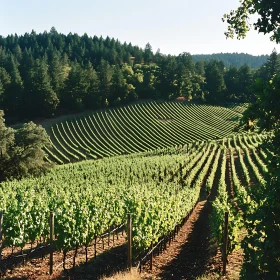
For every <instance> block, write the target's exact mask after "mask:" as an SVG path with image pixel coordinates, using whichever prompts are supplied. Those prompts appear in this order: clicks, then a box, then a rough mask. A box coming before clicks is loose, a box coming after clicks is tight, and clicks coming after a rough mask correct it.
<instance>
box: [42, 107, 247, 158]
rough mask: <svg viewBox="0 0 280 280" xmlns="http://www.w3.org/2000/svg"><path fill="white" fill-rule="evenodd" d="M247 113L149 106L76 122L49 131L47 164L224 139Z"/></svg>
mask: <svg viewBox="0 0 280 280" xmlns="http://www.w3.org/2000/svg"><path fill="white" fill-rule="evenodd" d="M244 108H245V106H237V105H236V106H231V107H228V108H226V107H220V106H211V105H198V104H192V103H179V102H146V103H141V104H134V105H129V106H125V107H119V108H116V109H108V110H102V111H98V112H92V113H91V114H88V115H85V116H81V117H72V118H69V119H66V120H63V121H60V122H57V123H53V124H52V125H50V126H49V127H46V129H47V132H48V134H49V135H50V138H51V141H52V144H53V148H52V149H51V150H48V149H46V158H47V160H50V161H53V162H55V163H59V164H63V163H69V162H75V161H80V160H85V159H97V158H103V157H109V156H114V155H120V154H130V153H136V152H143V151H147V150H154V149H157V148H164V147H170V146H175V145H184V144H186V143H190V142H192V141H198V140H213V139H220V138H223V137H225V136H228V135H229V134H231V133H232V131H233V128H234V126H235V125H236V124H237V121H238V119H239V117H240V116H241V113H242V112H243V110H244Z"/></svg>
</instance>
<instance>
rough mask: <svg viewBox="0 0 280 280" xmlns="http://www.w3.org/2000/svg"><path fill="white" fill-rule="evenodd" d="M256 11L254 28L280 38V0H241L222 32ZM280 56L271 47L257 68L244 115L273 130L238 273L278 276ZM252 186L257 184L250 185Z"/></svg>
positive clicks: (238, 29)
mask: <svg viewBox="0 0 280 280" xmlns="http://www.w3.org/2000/svg"><path fill="white" fill-rule="evenodd" d="M252 14H257V15H258V16H259V18H258V20H257V22H255V23H254V24H253V25H254V28H255V29H256V30H258V31H259V32H261V33H264V34H266V33H268V34H272V35H271V40H274V41H276V42H277V43H279V42H280V16H279V15H280V1H278V0H243V1H241V3H240V6H239V7H238V9H237V10H235V11H231V12H230V14H229V15H225V17H224V18H225V20H226V21H227V23H228V24H229V27H228V32H226V36H228V37H234V35H237V38H244V37H245V36H246V33H247V32H248V30H249V27H250V26H249V25H248V18H249V16H250V15H252ZM279 65H280V61H279V55H278V54H277V52H276V51H275V50H274V51H273V52H272V54H271V55H270V58H269V59H268V61H267V62H266V63H265V65H264V66H263V67H261V68H260V69H259V70H258V71H257V76H258V78H257V79H256V80H255V83H254V84H253V86H252V87H251V88H252V90H253V92H254V93H255V102H254V103H252V104H251V105H250V106H249V108H248V110H247V111H246V112H245V115H244V118H243V121H244V120H245V121H248V120H255V121H256V122H257V123H258V126H259V127H260V129H262V130H267V131H270V133H271V135H270V137H268V139H267V141H266V143H265V144H264V147H263V148H265V149H267V150H268V151H270V153H269V155H268V174H267V177H266V181H267V185H266V186H265V187H264V188H259V189H257V190H254V199H255V201H256V202H257V205H258V207H257V208H256V209H255V211H254V212H253V213H250V215H248V217H247V219H246V221H245V226H246V229H247V232H248V234H247V236H246V237H245V239H244V241H243V248H244V253H245V259H244V264H243V269H242V274H241V277H242V279H272V280H274V279H279V278H280V216H279V213H280V204H279V197H280V114H279V108H280V72H279V70H280V67H279ZM254 189H255V188H254Z"/></svg>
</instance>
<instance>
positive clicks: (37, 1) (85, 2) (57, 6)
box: [0, 0, 280, 55]
mask: <svg viewBox="0 0 280 280" xmlns="http://www.w3.org/2000/svg"><path fill="white" fill-rule="evenodd" d="M238 4H239V1H238V0H137V1H136V0H75V1H74V0H24V1H23V0H9V1H8V0H0V10H1V24H0V35H2V36H4V37H6V36H7V35H9V34H15V33H16V34H18V35H22V34H24V33H25V32H28V33H30V32H31V31H32V29H34V30H35V31H36V33H40V32H44V31H50V29H51V28H52V27H55V28H56V30H57V31H58V32H59V33H63V34H66V35H67V34H68V33H70V32H72V33H78V34H79V35H83V34H84V33H87V34H88V35H89V36H94V35H97V36H103V38H105V37H106V36H109V37H111V38H112V37H113V38H115V39H119V41H121V42H122V43H123V42H125V41H126V42H131V43H132V44H133V45H137V46H139V47H141V48H144V47H145V45H146V43H148V42H149V43H150V44H151V46H152V48H153V51H154V52H156V51H157V50H158V49H160V52H161V53H163V54H175V55H178V54H179V53H182V52H189V53H191V54H211V53H221V52H223V53H227V52H238V53H249V54H252V55H262V54H270V53H271V52H272V50H273V48H276V50H277V51H278V52H279V51H280V47H279V45H276V43H273V42H271V41H270V39H269V36H267V35H263V34H258V33H257V31H254V30H253V31H250V32H249V34H248V35H247V37H246V38H245V39H244V40H237V39H226V37H225V35H224V32H225V31H226V29H227V25H226V23H223V22H222V20H221V18H222V17H223V15H224V14H225V13H229V12H230V10H232V9H235V8H236V7H237V6H238ZM255 19H256V18H255Z"/></svg>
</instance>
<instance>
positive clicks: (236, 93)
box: [0, 28, 279, 123]
mask: <svg viewBox="0 0 280 280" xmlns="http://www.w3.org/2000/svg"><path fill="white" fill-rule="evenodd" d="M273 55H274V59H276V60H278V58H279V56H278V55H277V53H276V52H273V54H272V55H271V57H272V56H273ZM271 57H270V58H269V59H268V61H267V62H266V64H265V65H264V66H262V67H261V68H259V69H258V70H254V69H252V68H250V67H249V66H248V65H247V64H244V65H242V66H240V67H239V68H237V67H235V66H230V67H226V65H225V63H223V62H222V61H218V60H211V61H205V62H203V61H198V62H195V61H194V59H193V57H192V56H191V55H190V54H189V53H182V54H180V55H178V56H173V55H164V54H161V53H160V51H159V50H158V51H157V52H155V53H154V52H153V50H152V47H151V45H150V44H149V43H148V44H147V45H146V46H145V48H144V49H141V48H139V47H137V46H132V45H131V43H129V44H127V43H120V42H119V41H118V40H115V39H113V38H109V37H106V38H105V39H104V38H102V37H100V38H98V37H96V36H94V37H89V36H88V35H87V34H84V35H82V36H79V35H78V34H72V33H69V34H68V35H64V34H60V33H58V32H57V31H56V29H55V28H52V29H51V30H50V32H44V33H39V34H36V32H35V31H32V32H31V33H25V34H24V35H22V36H18V35H16V34H15V35H9V36H7V37H2V36H0V110H4V111H5V116H6V119H7V121H8V122H9V123H13V122H17V121H22V120H24V121H26V120H32V119H35V118H38V117H43V118H44V117H51V116H54V115H57V114H62V113H70V112H80V111H83V110H85V109H98V108H105V107H108V106H117V105H121V104H125V103H128V102H131V101H135V100H139V99H164V100H173V99H175V98H177V97H179V96H184V97H186V98H187V99H188V100H193V101H203V102H210V103H221V102H224V101H227V102H231V101H234V102H237V101H239V102H250V101H252V100H253V99H254V97H253V93H252V91H251V90H250V87H249V86H250V85H251V84H252V82H253V80H254V79H256V78H257V77H262V76H264V77H267V76H269V71H270V70H269V69H270V68H269V67H270V66H269V65H270V64H271V63H274V62H271Z"/></svg>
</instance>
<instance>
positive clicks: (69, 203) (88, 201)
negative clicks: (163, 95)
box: [0, 103, 270, 265]
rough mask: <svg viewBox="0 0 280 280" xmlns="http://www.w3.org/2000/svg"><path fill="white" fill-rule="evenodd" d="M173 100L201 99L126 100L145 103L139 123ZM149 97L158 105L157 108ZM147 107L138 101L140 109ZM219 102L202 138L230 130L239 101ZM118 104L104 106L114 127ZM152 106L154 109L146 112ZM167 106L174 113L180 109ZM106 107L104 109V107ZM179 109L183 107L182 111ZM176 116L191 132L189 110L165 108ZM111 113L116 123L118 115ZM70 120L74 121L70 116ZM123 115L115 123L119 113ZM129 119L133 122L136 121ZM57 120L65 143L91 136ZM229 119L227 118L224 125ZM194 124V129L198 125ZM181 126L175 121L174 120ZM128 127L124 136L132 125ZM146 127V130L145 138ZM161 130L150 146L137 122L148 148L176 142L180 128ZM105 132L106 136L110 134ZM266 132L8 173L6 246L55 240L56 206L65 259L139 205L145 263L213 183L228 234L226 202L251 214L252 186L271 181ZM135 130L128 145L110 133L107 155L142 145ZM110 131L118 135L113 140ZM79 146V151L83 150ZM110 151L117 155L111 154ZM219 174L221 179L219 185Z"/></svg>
mask: <svg viewBox="0 0 280 280" xmlns="http://www.w3.org/2000/svg"><path fill="white" fill-rule="evenodd" d="M165 106H173V107H172V108H173V109H174V112H177V113H178V112H179V108H184V107H186V108H187V109H189V110H191V107H192V106H185V105H181V104H170V105H167V104H166V103H162V104H157V103H153V104H151V105H141V106H139V105H138V106H135V108H133V107H132V108H133V109H132V108H130V109H128V108H129V107H128V108H126V110H130V112H133V110H134V111H135V112H137V113H135V112H134V116H135V118H136V116H137V119H138V123H139V122H140V120H141V121H142V122H143V125H144V123H145V121H144V116H146V120H148V115H149V116H151V115H152V114H151V112H154V111H155V110H156V109H158V112H163V111H160V108H161V109H162V110H163V108H165ZM149 107H150V111H148V110H149ZM186 108H185V109H186ZM207 108H208V109H210V107H209V106H205V107H203V106H202V107H201V108H200V114H202V115H204V116H205V121H206V120H207V115H208V119H209V122H210V117H209V114H210V113H209V112H207V110H206V109H207ZM138 109H139V111H136V110H138ZM140 109H141V110H142V112H143V113H142V115H140V113H139V112H140ZM144 109H145V110H147V111H145V110H144ZM214 109H215V110H217V111H219V112H223V113H226V114H225V115H223V116H224V117H223V118H222V117H219V118H218V117H217V124H216V127H217V128H216V129H215V130H213V131H211V130H209V128H208V131H211V133H210V132H209V134H208V135H206V134H203V126H202V129H201V131H200V130H199V131H196V133H197V134H198V135H200V137H201V138H202V139H203V137H205V138H208V137H209V138H211V137H214V136H216V137H219V138H220V137H221V136H222V134H223V133H224V134H226V133H228V134H229V133H230V129H229V128H226V126H224V127H223V126H222V125H221V124H222V123H225V122H233V121H232V120H230V121H229V120H228V118H233V117H234V116H236V113H235V112H234V110H233V109H221V108H216V107H214V108H212V110H214ZM176 110H177V111H176ZM116 112H118V113H120V109H117V110H115V111H110V112H108V113H107V116H106V117H105V115H106V114H104V113H103V119H102V123H103V124H104V127H105V124H106V127H107V129H108V130H109V125H108V124H107V122H106V121H108V120H109V119H110V117H109V116H110V115H113V114H115V115H114V116H117V113H116ZM144 112H147V114H146V115H145V114H144ZM148 112H149V113H148ZM165 112H169V114H171V110H170V111H167V110H166V111H165ZM212 113H213V111H212ZM98 114H99V115H98V116H99V117H100V118H101V116H102V112H100V113H98ZM96 115H97V113H96ZM123 116H125V114H123ZM139 116H141V117H139ZM175 116H177V117H176V118H177V120H176V121H175ZM190 116H191V115H190ZM213 116H214V115H213ZM95 117H96V116H95ZM171 117H174V123H173V124H172V125H171V126H173V125H174V126H175V125H176V124H177V128H176V129H178V131H177V134H176V135H175V136H174V137H179V135H181V140H182V141H183V140H184V138H183V137H184V135H187V130H185V131H184V130H183V129H184V125H182V123H184V122H185V118H183V117H182V121H179V118H178V115H175V113H174V115H172V116H171V115H167V113H166V115H161V118H165V119H166V118H171ZM93 119H94V118H93V116H88V117H85V118H84V119H83V120H82V119H80V120H79V121H78V120H76V122H75V125H74V121H71V122H70V121H69V122H67V123H68V126H66V127H68V128H69V127H70V124H71V126H72V128H73V129H74V127H75V128H76V129H77V128H78V127H80V128H81V126H82V124H84V125H85V124H86V123H88V122H89V121H90V120H93ZM126 120H127V123H126V125H127V127H131V128H133V127H134V129H135V127H136V123H134V124H135V126H132V123H133V121H132V120H129V118H127V119H126ZM86 121H87V122H86ZM114 121H115V120H114ZM130 121H131V122H130ZM111 122H112V123H113V119H111ZM153 122H154V126H155V122H159V123H161V124H162V127H161V130H162V131H164V129H163V127H164V128H165V129H166V131H168V130H170V127H171V126H170V127H169V126H168V121H167V122H162V121H159V120H156V118H155V119H153V120H150V121H149V122H148V121H146V123H145V124H146V126H144V128H145V129H147V131H148V127H150V126H148V125H152V123H153ZM172 122H173V121H172ZM211 122H213V119H212V120H211ZM67 123H66V122H65V124H67ZM91 123H92V125H93V124H94V123H95V124H97V123H98V122H97V121H96V120H95V122H94V121H92V122H91ZM119 123H120V122H119ZM114 124H115V126H116V124H117V123H116V121H115V122H114ZM129 124H131V126H128V125H129ZM192 124H193V123H192V122H190V120H189V121H188V126H189V127H190V128H189V129H190V130H189V131H188V135H189V137H190V140H189V141H191V139H192V138H191V136H190V131H191V128H192ZM164 125H166V126H164ZM185 125H186V124H185ZM204 125H205V127H208V126H209V125H210V124H208V125H207V124H206V122H205V123H204ZM56 127H57V130H55V129H54V128H52V130H53V131H60V133H61V135H62V131H63V133H65V134H64V135H65V138H64V139H65V140H66V135H67V137H69V138H68V141H67V142H66V141H65V142H64V144H65V146H63V147H66V143H68V144H69V143H72V144H69V146H71V147H73V146H74V145H73V144H74V140H75V139H76V140H77V142H75V143H76V144H77V146H78V143H80V142H78V136H79V137H81V138H79V139H80V141H82V139H83V140H85V139H86V138H82V135H83V136H85V133H86V131H89V130H86V129H83V130H82V129H80V130H79V133H78V132H77V130H76V132H77V133H76V134H74V130H70V129H69V130H66V128H65V126H64V124H63V123H60V124H59V125H57V126H56ZM116 127H117V126H116ZM218 127H219V128H220V129H219V128H218ZM227 127H228V126H227ZM58 128H61V130H58ZM62 128H64V129H65V130H63V129H62ZM179 128H181V129H182V130H179ZM221 128H223V132H222V130H221ZM103 129H104V128H103ZM193 129H195V125H194V128H193ZM139 130H140V129H139ZM70 131H71V132H72V134H71V133H70ZM96 131H98V130H96ZM103 131H105V129H104V130H103ZM115 131H117V130H115ZM173 131H175V129H174V128H173ZM205 131H206V128H205ZM82 132H83V134H82ZM131 132H132V130H131ZM179 132H181V134H179ZM108 133H109V131H108ZM144 133H145V130H144V129H143V134H144ZM152 133H153V134H152ZM158 133H159V131H158ZM162 133H163V132H162ZM184 133H185V134H184ZM70 135H71V136H72V137H71V136H70ZM92 135H93V134H92ZM120 135H121V134H120ZM122 135H123V137H124V135H128V134H122ZM137 135H138V136H139V138H136V137H137ZM145 135H146V134H145ZM156 135H157V133H155V132H154V130H153V129H151V127H150V138H147V143H146V145H149V146H144V143H143V145H141V142H140V140H141V139H142V138H140V132H139V134H136V130H135V133H134V136H135V138H134V139H135V140H134V141H135V143H137V145H138V147H139V149H140V148H142V149H143V150H145V149H148V147H149V149H152V148H155V147H156V146H153V145H156V144H159V143H161V146H159V147H162V146H164V145H170V146H171V145H172V144H173V145H174V144H175V143H173V141H175V138H171V137H170V138H163V137H162V135H161V136H160V135H157V137H156ZM170 135H171V134H170ZM74 136H75V137H74ZM60 137H61V136H60ZM92 137H93V136H92ZM100 137H101V135H100ZM103 137H104V139H105V135H103ZM143 137H144V136H143ZM266 137H267V136H266V135H258V134H235V135H231V136H228V137H227V138H223V139H221V140H212V141H211V140H197V141H192V142H190V143H188V144H185V145H180V143H181V142H179V143H176V144H177V145H176V146H174V147H169V148H161V149H156V150H153V151H152V150H150V151H148V152H139V153H135V154H132V155H120V156H115V157H107V158H104V159H103V160H98V161H95V160H88V161H83V162H78V163H70V164H67V165H63V166H57V167H55V168H53V169H52V170H51V171H50V173H49V174H47V175H45V176H42V177H40V178H33V179H32V178H31V179H30V178H29V179H24V180H21V181H11V182H6V183H1V184H0V200H1V209H0V210H2V211H3V212H4V219H3V251H5V250H9V248H13V250H12V252H13V251H15V250H16V249H19V250H21V249H22V248H24V247H25V246H26V244H35V243H36V242H37V243H40V242H42V240H44V243H48V242H49V233H50V229H49V215H50V212H52V211H53V212H54V215H55V219H54V236H55V238H54V241H53V242H54V247H55V249H56V250H58V251H59V250H60V251H61V252H63V255H64V259H65V257H66V255H67V253H68V252H69V251H70V250H72V249H73V248H79V247H85V248H88V247H90V246H93V245H94V244H95V245H96V239H97V238H99V237H100V236H102V234H104V233H106V232H110V230H112V229H114V228H117V227H120V226H122V225H123V224H125V222H126V217H127V213H131V214H132V219H133V227H132V236H133V257H134V261H135V263H136V262H137V261H139V259H137V258H138V257H139V256H143V253H144V252H146V251H147V250H149V248H151V244H157V242H158V241H160V240H164V242H165V243H166V242H168V241H169V238H168V237H170V234H171V233H172V232H174V230H175V231H177V230H178V226H179V225H181V224H182V221H184V220H185V219H186V217H188V215H189V214H190V212H191V211H192V209H193V208H194V207H195V205H196V203H197V202H198V201H199V200H200V199H201V198H202V197H207V196H208V195H209V194H210V193H211V192H212V189H213V188H216V189H217V194H216V197H215V200H214V202H213V215H212V216H211V219H212V221H211V223H212V224H213V229H214V230H213V232H214V234H215V235H216V238H217V239H218V240H220V239H221V238H220V236H221V223H222V220H223V214H224V211H232V209H234V208H236V207H238V208H240V209H241V210H242V212H243V213H244V215H246V213H248V212H249V211H250V208H251V207H256V205H254V196H253V194H254V190H253V188H254V185H257V184H258V185H260V186H261V185H263V184H265V180H264V175H265V173H266V172H267V168H266V164H267V160H268V154H269V153H270V152H269V151H268V150H263V149H262V148H260V146H259V145H260V144H261V143H262V142H263V140H264V139H265V138H266ZM128 138H129V137H128V136H127V138H122V139H123V143H126V144H127V146H126V148H125V149H123V150H121V149H120V147H122V146H121V144H120V143H122V142H121V140H120V138H114V137H111V140H110V141H111V142H110V144H111V145H110V146H105V145H104V150H103V151H104V153H103V154H102V156H105V155H106V154H105V151H106V152H108V151H109V148H108V147H111V149H112V148H113V147H115V150H111V153H113V151H114V152H115V154H118V153H119V152H121V153H127V152H129V151H132V149H135V151H136V150H137V148H136V147H137V146H136V144H135V145H133V142H132V139H130V140H131V142H130V144H131V146H129V142H125V139H128ZM60 139H62V137H61V138H60ZM70 139H71V141H70ZM92 139H94V138H92ZM96 139H97V138H96ZM136 139H137V140H138V141H136ZM149 139H150V142H149V141H148V140H149ZM163 139H165V140H163ZM177 139H179V138H177ZM113 140H115V142H114V144H115V146H113ZM107 141H108V144H109V140H107ZM57 143H58V142H57ZM88 143H89V142H88ZM83 144H84V145H85V144H86V142H85V141H84V142H83ZM69 146H68V148H69ZM61 147H62V146H61ZM80 147H81V146H80ZM83 147H84V148H86V147H85V146H83ZM117 147H119V149H117ZM123 147H125V145H124V146H123ZM128 147H131V150H128ZM65 151H66V148H65ZM67 151H68V150H67ZM77 151H78V150H77ZM93 151H94V150H91V153H89V154H91V155H94V154H93ZM99 151H101V150H99ZM100 153H101V152H100ZM73 155H74V153H73ZM75 155H76V156H77V157H78V154H77V153H76V154H75ZM107 155H108V156H109V154H107ZM111 155H112V154H111ZM68 156H69V154H68ZM65 157H66V156H65ZM228 167H230V168H228ZM229 170H230V174H229ZM229 177H230V178H232V181H229V179H228V178H229ZM214 182H219V183H218V185H215V184H214ZM231 222H234V215H231V216H230V225H231V224H234V223H231ZM234 230H235V229H234V228H233V227H231V228H230V234H231V235H234V234H235V233H234ZM0 265H1V264H0Z"/></svg>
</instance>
